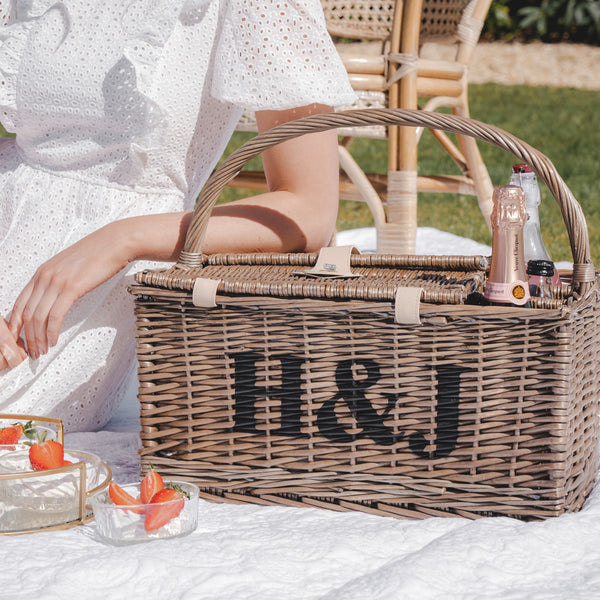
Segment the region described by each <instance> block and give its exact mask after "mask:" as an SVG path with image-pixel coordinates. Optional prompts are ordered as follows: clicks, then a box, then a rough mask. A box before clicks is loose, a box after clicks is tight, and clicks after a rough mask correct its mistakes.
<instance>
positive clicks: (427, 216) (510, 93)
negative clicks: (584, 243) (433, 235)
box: [225, 84, 600, 264]
mask: <svg viewBox="0 0 600 600" xmlns="http://www.w3.org/2000/svg"><path fill="white" fill-rule="evenodd" d="M470 102H471V116H472V117H473V118H474V119H478V120H480V121H484V122H486V123H490V124H493V125H496V126H498V127H501V128H502V129H505V130H507V131H509V132H511V133H512V134H514V135H516V136H517V137H519V138H521V139H522V140H524V141H526V142H527V143H529V144H531V145H532V146H534V147H535V148H537V149H538V150H540V151H541V152H543V153H544V154H546V156H548V158H550V160H551V161H552V162H553V163H554V165H555V167H556V169H557V171H558V172H559V174H560V175H561V176H562V178H563V179H564V180H565V182H566V184H567V185H568V186H569V188H570V189H571V191H572V192H573V194H574V196H575V198H576V199H577V200H578V201H579V203H580V204H581V206H582V208H583V211H584V214H585V215H586V219H587V222H588V229H589V233H590V244H591V249H592V258H593V260H594V263H595V264H600V203H598V201H597V200H598V195H599V192H600V183H598V175H599V174H600V173H599V171H600V169H599V164H600V127H598V125H597V116H596V111H597V107H598V106H599V105H600V92H597V91H588V90H577V89H570V88H568V89H567V88H548V87H530V86H503V85H497V84H484V85H472V86H471V88H470ZM247 138H248V135H247V134H241V133H236V134H235V135H234V137H233V139H232V141H231V143H230V145H229V148H228V151H231V150H232V149H234V148H236V147H237V146H239V145H240V144H241V143H242V142H243V141H244V140H245V139H247ZM354 144H355V145H354V146H353V152H354V154H355V156H356V157H357V160H358V162H359V164H361V165H362V166H363V168H365V169H367V170H371V171H375V172H381V173H384V172H385V170H386V147H385V142H383V141H377V140H356V141H355V142H354ZM480 148H481V152H482V155H483V158H484V160H485V162H486V164H487V166H488V169H489V172H490V176H491V178H492V182H493V183H494V185H495V186H498V185H504V184H507V183H508V180H509V177H510V167H511V165H512V164H513V162H515V161H514V157H513V156H512V154H509V153H507V152H505V151H504V150H500V149H499V148H496V147H494V146H491V145H489V144H487V143H485V142H481V144H480ZM257 164H259V163H257V162H254V165H253V166H254V168H255V167H256V165H257ZM419 172H421V173H429V174H435V173H436V172H437V173H451V172H455V173H457V174H458V170H457V168H456V167H455V165H454V163H452V161H451V160H450V159H449V158H447V156H446V155H445V154H443V153H441V152H440V151H439V149H438V148H437V143H436V142H435V141H434V140H433V138H432V136H431V135H429V134H428V132H426V133H425V134H424V135H423V138H422V140H421V145H420V147H419ZM541 187H542V204H541V206H540V221H541V227H542V234H543V237H544V241H545V243H546V246H547V248H548V250H549V252H550V254H551V255H552V257H553V259H554V260H571V252H570V247H569V242H568V236H567V232H566V229H565V227H564V224H563V221H562V217H561V215H560V211H559V209H558V206H557V205H556V202H555V201H554V199H553V198H552V196H551V195H550V193H549V192H548V190H547V189H546V187H545V186H541ZM239 194H240V191H239V190H226V192H225V199H226V200H230V199H233V198H235V197H239ZM418 211H419V214H418V221H419V225H422V226H431V227H437V228H439V229H443V230H445V231H450V232H452V233H456V234H458V235H462V236H466V237H470V238H472V239H475V240H477V241H480V242H483V243H487V244H490V243H491V237H490V234H489V232H488V230H487V227H486V225H485V223H484V221H483V217H482V216H481V213H480V212H479V209H478V207H477V200H476V199H475V198H474V197H472V196H458V195H451V194H421V195H420V196H419V208H418ZM370 224H372V220H371V217H370V213H369V211H368V209H367V207H366V206H364V205H363V204H361V203H356V202H342V205H341V206H340V212H339V219H338V229H339V230H343V229H350V228H353V227H363V226H367V225H370Z"/></svg>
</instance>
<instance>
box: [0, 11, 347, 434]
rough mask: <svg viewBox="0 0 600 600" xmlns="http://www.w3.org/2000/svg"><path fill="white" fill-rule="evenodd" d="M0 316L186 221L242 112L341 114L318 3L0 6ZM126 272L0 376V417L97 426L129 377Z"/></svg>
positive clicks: (339, 83)
mask: <svg viewBox="0 0 600 600" xmlns="http://www.w3.org/2000/svg"><path fill="white" fill-rule="evenodd" d="M0 18H1V19H2V22H3V23H2V24H3V25H4V26H3V27H0V44H1V46H0V121H1V122H2V124H3V125H4V127H5V128H6V130H7V131H9V132H12V133H14V134H16V137H15V139H9V138H5V139H2V140H0V311H2V312H1V314H2V315H3V316H5V317H6V318H8V316H9V314H10V310H11V309H12V306H13V304H14V301H15V299H16V297H17V296H18V294H19V293H20V291H21V290H22V289H23V287H24V286H25V285H26V283H27V282H28V281H29V279H30V278H31V276H32V275H33V273H34V272H35V270H36V268H37V267H38V266H39V265H40V264H41V263H42V262H44V261H45V260H47V259H49V258H50V257H51V256H53V255H54V254H56V253H57V252H59V251H61V250H63V249H64V248H66V247H67V246H69V245H71V244H73V243H74V242H76V241H77V240H79V239H80V238H82V237H83V236H85V235H86V234H88V233H90V232H92V231H94V230H96V229H98V228H99V227H101V226H103V225H105V224H106V223H109V222H110V221H113V220H115V219H120V218H124V217H129V216H134V215H140V214H149V213H159V212H171V211H181V210H185V209H189V208H191V207H192V206H193V202H194V200H195V198H196V197H197V194H198V192H199V190H200V189H201V187H202V185H203V183H204V182H205V180H206V178H207V177H208V174H209V173H210V172H211V170H212V169H213V167H214V166H215V164H216V162H217V160H218V159H219V157H220V155H221V154H222V152H223V150H224V148H225V146H226V143H227V141H228V139H229V137H230V135H231V133H232V131H233V129H234V127H235V124H236V122H237V120H238V119H239V116H240V114H241V111H242V109H243V108H248V109H251V110H261V109H273V110H279V109H287V108H292V107H297V106H304V105H307V104H311V103H313V102H319V103H323V104H328V105H333V106H339V105H346V104H350V103H351V102H352V101H353V99H354V94H353V92H352V90H351V88H350V86H349V83H348V80H347V77H346V73H345V71H344V68H343V66H342V64H341V62H340V60H339V58H338V56H337V54H336V52H335V50H334V48H333V45H332V43H331V40H330V38H329V36H328V34H327V32H326V30H325V24H324V19H323V15H322V13H321V8H320V5H319V1H318V0H289V1H285V0H187V1H185V0H63V1H56V0H1V2H0ZM144 266H146V265H141V264H139V263H138V264H136V265H132V266H131V268H129V269H128V270H127V272H124V273H120V274H118V275H116V276H115V277H113V278H112V279H111V280H109V281H108V282H106V283H105V284H103V285H101V286H100V287H99V288H97V289H96V290H94V291H93V292H91V293H89V294H88V295H86V296H85V297H84V298H82V299H81V300H79V301H78V302H77V303H76V304H75V306H74V307H73V309H72V310H71V311H70V312H69V314H68V315H67V318H66V320H65V323H64V325H63V329H62V331H61V334H60V338H59V341H58V344H57V346H55V347H54V348H51V349H50V351H49V352H48V354H46V355H44V356H42V357H41V358H39V359H38V360H35V361H32V360H30V359H26V360H25V361H24V362H23V363H21V364H20V365H19V366H18V367H16V368H14V369H12V370H5V371H2V372H0V413H3V412H9V413H13V414H14V413H29V414H36V415H48V416H53V417H57V418H61V419H62V420H63V422H64V424H65V427H66V428H67V430H69V431H83V430H95V429H98V428H100V427H101V426H102V425H103V424H105V423H106V422H107V421H108V419H109V418H110V416H111V414H112V413H113V411H114V409H115V408H116V407H117V405H118V403H119V402H120V401H121V399H122V395H123V390H124V388H125V385H124V383H125V381H126V380H127V377H128V376H130V375H131V372H132V369H133V368H134V350H135V342H134V322H133V305H132V299H131V298H130V296H129V294H128V293H127V291H126V280H127V278H129V280H130V277H131V274H132V273H134V272H136V271H138V270H140V269H141V268H143V267H144Z"/></svg>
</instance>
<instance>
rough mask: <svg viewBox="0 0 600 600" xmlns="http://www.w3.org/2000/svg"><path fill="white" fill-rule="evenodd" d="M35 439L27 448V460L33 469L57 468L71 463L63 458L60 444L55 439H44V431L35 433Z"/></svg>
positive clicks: (63, 452) (63, 454) (62, 449)
mask: <svg viewBox="0 0 600 600" xmlns="http://www.w3.org/2000/svg"><path fill="white" fill-rule="evenodd" d="M35 440H36V441H35V442H34V443H33V444H31V447H30V448H29V462H30V463H31V467H32V468H33V470H34V471H44V470H46V469H57V468H58V467H64V466H65V465H70V464H71V461H68V460H65V449H64V448H63V446H62V444H60V443H59V442H57V441H56V440H46V432H44V433H43V434H42V435H39V434H37V435H36V436H35Z"/></svg>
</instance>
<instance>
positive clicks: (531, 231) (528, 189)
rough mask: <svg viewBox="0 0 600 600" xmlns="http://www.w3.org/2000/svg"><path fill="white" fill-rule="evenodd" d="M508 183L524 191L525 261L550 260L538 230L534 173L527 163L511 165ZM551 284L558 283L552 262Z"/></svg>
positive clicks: (536, 183)
mask: <svg viewBox="0 0 600 600" xmlns="http://www.w3.org/2000/svg"><path fill="white" fill-rule="evenodd" d="M510 185H518V186H519V187H521V188H523V191H524V192H525V206H526V210H527V215H528V217H529V219H528V220H527V222H526V223H525V226H524V227H523V253H524V254H525V263H526V264H527V263H529V261H530V260H545V261H550V262H552V259H551V258H550V254H549V253H548V250H546V246H545V245H544V241H543V240H542V232H541V231H540V215H539V211H538V206H539V205H540V202H541V196H540V187H539V185H538V181H537V177H536V176H535V173H534V172H533V171H532V170H531V169H530V168H529V166H528V165H513V167H512V174H511V177H510ZM552 268H553V273H552V284H553V285H560V277H559V275H558V271H557V269H556V267H555V266H554V263H553V264H552Z"/></svg>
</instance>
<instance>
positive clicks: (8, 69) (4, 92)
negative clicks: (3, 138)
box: [0, 20, 33, 133]
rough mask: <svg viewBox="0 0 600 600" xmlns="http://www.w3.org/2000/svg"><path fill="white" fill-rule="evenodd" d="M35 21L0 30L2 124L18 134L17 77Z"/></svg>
mask: <svg viewBox="0 0 600 600" xmlns="http://www.w3.org/2000/svg"><path fill="white" fill-rule="evenodd" d="M32 24H33V20H28V21H20V22H16V23H13V24H11V25H7V26H6V27H3V28H2V29H1V30H0V44H1V45H0V122H1V123H2V125H4V128H5V129H6V131H9V132H11V133H16V123H17V77H18V74H19V65H20V64H21V57H22V56H23V51H24V50H25V44H26V43H27V38H28V36H29V30H30V29H31V26H32Z"/></svg>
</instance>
